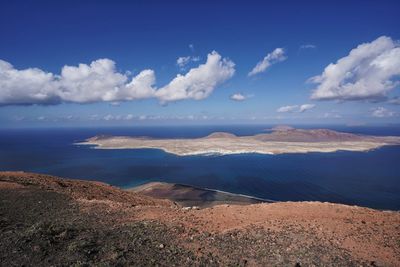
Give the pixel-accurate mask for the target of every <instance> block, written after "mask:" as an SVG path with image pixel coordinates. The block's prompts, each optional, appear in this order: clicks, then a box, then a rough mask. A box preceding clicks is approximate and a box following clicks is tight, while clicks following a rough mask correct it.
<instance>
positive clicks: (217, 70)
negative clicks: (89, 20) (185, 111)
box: [0, 51, 235, 105]
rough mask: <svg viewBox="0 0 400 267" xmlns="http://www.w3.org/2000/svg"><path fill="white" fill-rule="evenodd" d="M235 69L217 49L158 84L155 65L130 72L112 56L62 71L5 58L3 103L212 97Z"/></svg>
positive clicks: (0, 71) (0, 69)
mask: <svg viewBox="0 0 400 267" xmlns="http://www.w3.org/2000/svg"><path fill="white" fill-rule="evenodd" d="M234 72H235V69H234V63H233V62H232V61H230V60H228V59H225V58H222V57H221V56H220V55H219V54H218V53H217V52H215V51H213V52H212V53H210V54H209V55H208V58H207V62H206V63H205V64H201V65H199V66H198V67H196V68H193V69H191V70H189V72H188V73H187V74H185V75H178V76H177V77H176V78H174V79H173V80H172V81H171V82H170V83H169V84H167V85H166V86H164V87H162V88H160V89H157V88H156V87H155V83H156V77H155V73H154V71H153V70H150V69H147V70H143V71H141V72H140V73H139V74H137V75H136V76H134V77H130V75H129V74H128V73H124V74H122V73H119V72H118V71H117V70H116V67H115V62H114V61H112V60H110V59H99V60H95V61H93V62H92V63H90V64H89V65H87V64H79V65H78V66H64V67H63V68H62V70H61V73H60V74H59V75H55V74H53V73H50V72H45V71H43V70H40V69H37V68H28V69H24V70H18V69H15V68H14V67H13V66H12V65H11V64H10V63H8V62H6V61H3V60H0V105H31V104H42V105H50V104H53V105H54V104H59V103H62V102H71V103H92V102H104V101H106V102H110V103H118V102H121V101H131V100H136V99H144V98H158V99H159V100H160V102H163V103H165V102H168V101H175V100H182V99H187V98H191V99H196V100H199V99H204V98H206V97H208V96H209V95H210V94H211V93H212V91H213V90H214V89H215V88H216V86H218V85H219V84H221V83H222V82H224V81H225V80H227V79H229V78H231V77H232V76H233V74H234Z"/></svg>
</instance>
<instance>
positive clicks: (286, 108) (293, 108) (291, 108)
mask: <svg viewBox="0 0 400 267" xmlns="http://www.w3.org/2000/svg"><path fill="white" fill-rule="evenodd" d="M298 107H299V106H298V105H293V106H283V107H280V108H278V109H277V110H276V112H280V113H283V112H295V111H296V110H297V109H298Z"/></svg>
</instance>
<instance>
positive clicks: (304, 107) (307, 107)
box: [299, 104, 315, 113]
mask: <svg viewBox="0 0 400 267" xmlns="http://www.w3.org/2000/svg"><path fill="white" fill-rule="evenodd" d="M313 108H315V105H314V104H304V105H301V106H300V107H299V112H301V113H302V112H304V111H307V110H310V109H313Z"/></svg>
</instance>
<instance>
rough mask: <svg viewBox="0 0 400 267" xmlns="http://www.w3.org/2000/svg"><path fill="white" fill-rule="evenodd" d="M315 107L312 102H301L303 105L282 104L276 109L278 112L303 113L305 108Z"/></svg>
mask: <svg viewBox="0 0 400 267" xmlns="http://www.w3.org/2000/svg"><path fill="white" fill-rule="evenodd" d="M314 107H315V105H314V104H303V105H292V106H282V107H280V108H278V109H277V110H276V112H279V113H291V112H298V113H303V112H305V111H307V110H310V109H313V108H314Z"/></svg>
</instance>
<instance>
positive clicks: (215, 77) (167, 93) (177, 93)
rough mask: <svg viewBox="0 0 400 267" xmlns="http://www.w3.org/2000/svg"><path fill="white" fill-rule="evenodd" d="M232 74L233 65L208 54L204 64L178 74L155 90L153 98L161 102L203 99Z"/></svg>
mask: <svg viewBox="0 0 400 267" xmlns="http://www.w3.org/2000/svg"><path fill="white" fill-rule="evenodd" d="M234 73H235V64H234V63H233V62H232V61H230V60H229V59H226V58H222V57H221V56H220V55H219V54H218V53H217V52H215V51H213V52H211V53H210V54H208V56H207V61H206V63H205V64H201V65H199V66H198V67H197V68H192V69H191V70H190V71H189V72H188V73H186V74H185V75H180V74H178V75H177V76H176V77H175V78H174V79H173V80H172V81H171V82H170V83H169V84H167V85H166V86H164V87H163V88H160V89H159V90H157V91H156V93H155V96H156V97H157V98H158V99H159V100H160V101H161V102H168V101H176V100H182V99H195V100H200V99H204V98H206V97H208V96H209V95H210V94H211V93H212V92H213V91H214V89H215V88H216V87H217V86H218V85H219V84H221V83H223V82H224V81H226V80H228V79H229V78H231V77H232V76H233V74H234Z"/></svg>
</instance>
